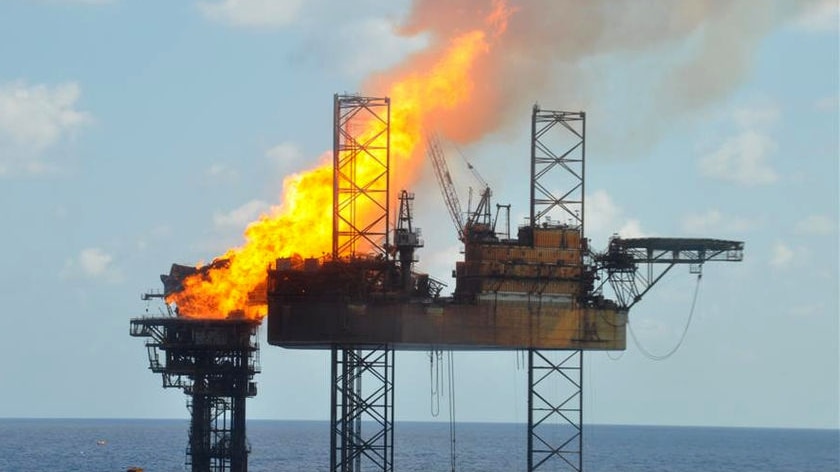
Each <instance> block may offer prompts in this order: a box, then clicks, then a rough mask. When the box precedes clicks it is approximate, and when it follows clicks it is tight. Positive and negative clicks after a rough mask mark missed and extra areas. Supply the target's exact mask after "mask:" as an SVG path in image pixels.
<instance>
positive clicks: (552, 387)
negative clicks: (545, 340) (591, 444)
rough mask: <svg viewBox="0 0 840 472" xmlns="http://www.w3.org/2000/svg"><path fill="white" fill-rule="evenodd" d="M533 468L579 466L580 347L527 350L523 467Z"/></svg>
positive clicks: (567, 469) (580, 423)
mask: <svg viewBox="0 0 840 472" xmlns="http://www.w3.org/2000/svg"><path fill="white" fill-rule="evenodd" d="M558 356H559V357H558ZM535 470H540V471H543V470H552V471H582V470H583V351H580V350H576V351H558V350H538V349H529V350H528V469H527V471H528V472H531V471H535Z"/></svg>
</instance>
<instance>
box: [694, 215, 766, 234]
mask: <svg viewBox="0 0 840 472" xmlns="http://www.w3.org/2000/svg"><path fill="white" fill-rule="evenodd" d="M755 226H756V223H755V222H754V221H750V220H748V219H745V218H738V217H734V216H729V215H724V214H723V213H721V212H720V211H718V210H715V209H713V210H709V211H707V212H705V213H693V214H688V215H686V216H685V217H684V218H683V221H682V229H683V231H685V232H686V233H689V234H706V233H710V232H713V231H714V232H733V233H743V232H745V231H748V230H750V229H752V228H754V227H755Z"/></svg>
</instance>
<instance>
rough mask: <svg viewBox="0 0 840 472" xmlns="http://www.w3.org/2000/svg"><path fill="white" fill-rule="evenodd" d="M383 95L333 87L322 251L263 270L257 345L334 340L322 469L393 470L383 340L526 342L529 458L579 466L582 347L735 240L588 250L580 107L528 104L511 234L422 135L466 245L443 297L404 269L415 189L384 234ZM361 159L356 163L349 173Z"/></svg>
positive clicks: (720, 256)
mask: <svg viewBox="0 0 840 472" xmlns="http://www.w3.org/2000/svg"><path fill="white" fill-rule="evenodd" d="M388 106H389V101H388V100H387V99H381V98H366V97H358V96H336V97H335V111H336V113H335V129H334V135H335V137H336V139H335V146H334V172H335V174H334V179H335V180H334V185H335V193H334V208H333V210H334V211H333V221H334V234H333V238H334V241H333V253H332V254H331V255H329V256H327V257H324V258H320V259H308V260H304V261H294V260H292V259H278V260H277V261H276V264H274V265H273V266H272V267H271V268H270V269H269V274H268V287H267V296H268V341H269V343H271V344H274V345H278V346H282V347H286V348H303V349H330V350H331V351H332V379H333V382H332V412H331V425H332V440H331V456H330V470H331V471H342V472H347V471H354V472H357V471H360V470H381V471H391V470H393V425H392V422H393V350H394V349H397V350H400V349H404V350H433V349H454V350H473V349H488V350H527V352H528V356H527V357H528V410H529V413H528V439H527V442H528V444H527V470H528V471H533V470H546V469H547V468H557V467H559V468H560V469H552V470H575V471H579V470H582V469H583V459H582V444H583V433H582V418H583V401H582V398H583V397H582V385H583V381H582V380H583V361H582V359H583V351H585V350H623V349H625V348H626V326H627V316H628V311H629V309H630V307H631V306H632V305H633V304H635V303H636V302H638V301H639V300H640V299H641V297H642V296H643V295H644V294H645V293H647V291H648V290H649V289H650V288H651V287H652V286H653V285H654V284H656V282H658V281H659V280H660V279H661V277H662V276H663V275H664V274H665V273H667V272H668V271H669V270H670V269H671V268H672V267H673V266H674V265H676V264H690V265H691V267H692V270H693V271H699V270H700V267H701V266H702V264H703V263H705V262H709V261H739V260H741V259H742V257H743V243H742V242H739V241H723V240H713V239H677V238H655V239H650V238H648V239H621V238H618V237H615V238H613V239H612V240H611V242H610V246H609V248H608V250H607V251H606V252H604V253H597V252H595V251H592V250H591V249H590V247H589V245H588V240H587V239H586V238H585V236H584V217H583V215H584V169H585V149H586V140H585V132H586V131H585V130H586V127H585V121H586V115H585V114H584V113H583V112H564V111H548V110H542V109H540V108H539V107H537V106H535V107H534V110H533V113H532V117H531V118H532V136H531V156H530V165H531V181H530V188H531V194H530V206H531V208H530V218H529V221H528V222H527V224H525V225H524V226H522V227H520V228H519V230H518V234H517V237H516V238H515V239H511V238H509V237H508V236H507V234H509V230H508V231H507V233H505V232H501V231H496V228H495V223H496V221H494V220H493V219H492V218H490V217H489V208H490V202H489V198H490V190H489V187H487V188H486V190H485V191H484V192H482V195H481V198H482V199H481V201H480V202H479V204H478V205H477V207H476V210H475V212H472V213H471V214H469V215H467V216H466V217H465V216H464V215H463V213H462V212H461V210H460V205H459V204H458V200H457V195H456V194H455V191H454V186H453V185H452V179H451V178H450V176H449V173H448V170H447V167H446V162H445V160H444V157H443V151H442V150H441V147H440V145H439V143H438V141H437V140H436V139H430V140H429V144H428V146H427V152H428V156H429V158H430V159H431V160H432V163H433V164H434V168H435V172H436V176H437V177H438V181H439V183H440V185H441V189H442V193H443V196H444V201H445V202H446V203H447V207H448V209H449V212H450V216H451V217H452V219H453V221H454V222H455V224H456V226H457V232H458V236H459V238H460V239H461V240H462V241H463V243H464V260H463V261H460V262H457V263H456V267H455V271H454V272H453V275H454V277H455V290H454V294H453V296H452V297H440V296H439V293H440V290H441V284H440V283H439V282H437V281H435V280H434V279H432V278H430V277H429V276H428V275H426V274H422V273H417V272H415V271H414V270H413V263H414V262H415V261H416V257H415V250H416V249H417V248H419V247H422V240H421V238H420V232H419V230H418V229H416V228H414V227H413V225H412V223H411V203H412V201H413V195H411V194H409V193H407V192H405V191H403V192H402V193H401V194H400V213H399V217H398V218H397V228H395V229H394V231H393V240H392V239H391V234H392V232H391V230H390V228H388V222H389V216H388V212H389V207H388V204H387V202H388V197H387V194H388V172H389V169H388V167H389V150H388V148H387V145H385V144H386V143H388V142H389V138H388V133H389V124H388V119H387V116H388V112H387V107H388ZM362 116H366V118H365V119H364V122H365V123H371V122H372V123H376V124H377V126H374V128H375V129H374V131H365V132H364V133H357V131H358V130H360V129H369V127H367V128H365V127H361V126H353V119H354V118H358V117H362ZM363 162H364V163H366V166H367V169H368V170H366V171H365V172H359V169H360V168H362V165H361V164H362V163H363ZM371 166H372V168H373V169H374V170H375V171H370V170H369V169H370V168H371ZM383 192H384V195H383ZM496 220H498V214H497V217H496ZM503 235H504V236H505V237H502V236H503ZM606 287H611V288H612V289H613V291H614V292H615V299H610V298H607V297H606V296H605V295H604V293H603V288H606ZM363 378H364V379H365V380H364V381H363V380H362V379H363ZM558 382H559V383H560V384H562V385H561V386H560V387H559V388H558V387H557V386H556V385H557V383H558ZM371 383H372V384H371ZM549 385H551V388H549ZM363 420H364V421H363ZM557 423H561V425H560V426H557Z"/></svg>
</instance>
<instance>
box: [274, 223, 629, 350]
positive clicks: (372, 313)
mask: <svg viewBox="0 0 840 472" xmlns="http://www.w3.org/2000/svg"><path fill="white" fill-rule="evenodd" d="M581 241H582V239H581V237H580V230H579V229H573V228H568V227H561V226H555V227H548V226H547V227H545V228H523V229H522V230H521V231H520V238H519V239H516V240H507V241H500V240H495V239H492V240H482V241H475V242H474V241H469V240H468V241H467V242H466V250H465V260H464V261H461V262H458V263H457V265H456V269H455V278H456V285H455V294H454V296H453V297H437V296H435V294H434V293H433V292H432V290H433V289H434V286H433V285H430V283H429V279H428V277H427V276H425V275H424V274H411V277H412V278H411V284H410V285H409V287H408V290H407V291H406V290H404V288H405V287H404V285H403V284H402V283H401V280H402V276H401V271H402V270H403V268H402V267H401V266H400V265H399V264H398V263H397V262H393V261H389V260H386V259H377V258H370V259H366V258H348V259H340V260H325V261H321V260H317V259H311V260H308V261H302V263H300V264H297V265H293V264H292V261H291V260H290V259H281V260H278V261H277V263H276V264H275V266H274V267H273V268H272V269H271V270H270V271H269V284H268V298H269V314H268V341H269V343H271V344H275V345H278V346H282V347H289V348H307V349H329V348H331V347H332V345H333V344H388V345H390V346H392V347H393V348H395V349H399V350H403V349H405V350H411V349H417V350H429V349H435V348H437V349H455V350H470V349H493V350H511V349H587V350H598V349H601V350H623V349H625V347H626V322H627V311H626V310H624V309H621V308H620V307H619V306H618V305H617V304H616V303H614V302H612V301H610V300H604V299H598V298H597V297H591V296H589V295H588V293H589V292H588V291H587V290H586V287H587V286H591V285H592V284H593V282H594V274H593V273H591V270H590V269H588V268H586V267H585V266H584V265H583V254H584V252H583V250H582V247H581Z"/></svg>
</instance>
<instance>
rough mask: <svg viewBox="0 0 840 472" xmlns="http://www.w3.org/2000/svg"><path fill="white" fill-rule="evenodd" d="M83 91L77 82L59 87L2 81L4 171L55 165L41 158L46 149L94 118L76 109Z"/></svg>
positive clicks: (0, 159) (0, 166)
mask: <svg viewBox="0 0 840 472" xmlns="http://www.w3.org/2000/svg"><path fill="white" fill-rule="evenodd" d="M80 95H81V90H80V88H79V86H78V84H76V83H74V82H70V83H64V84H60V85H57V86H55V87H49V86H47V85H29V84H27V83H26V82H23V81H16V82H6V83H0V174H4V173H6V174H8V173H13V172H16V171H23V172H26V173H42V172H44V171H46V170H49V169H51V168H52V167H53V166H51V165H50V164H47V163H45V162H42V161H41V155H42V153H43V152H44V151H45V150H47V149H48V148H50V147H52V146H54V145H55V144H56V143H58V142H59V141H60V140H61V139H63V138H66V137H68V136H71V135H72V133H73V132H74V131H75V130H76V129H78V128H80V127H82V126H84V125H85V124H88V123H90V121H91V120H92V118H91V116H90V114H88V113H86V112H83V111H79V110H77V109H76V102H77V101H78V99H79V96H80Z"/></svg>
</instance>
